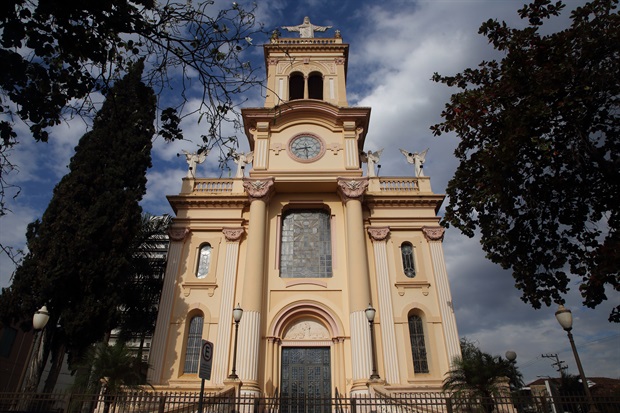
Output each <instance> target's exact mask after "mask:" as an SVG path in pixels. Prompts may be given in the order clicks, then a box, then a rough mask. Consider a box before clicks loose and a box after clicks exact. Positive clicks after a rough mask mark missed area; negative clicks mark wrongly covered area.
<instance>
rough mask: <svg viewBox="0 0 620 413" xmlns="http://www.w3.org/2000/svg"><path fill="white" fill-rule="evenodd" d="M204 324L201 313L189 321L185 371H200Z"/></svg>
mask: <svg viewBox="0 0 620 413" xmlns="http://www.w3.org/2000/svg"><path fill="white" fill-rule="evenodd" d="M202 324H203V318H202V316H200V315H197V316H194V317H192V319H191V321H190V322H189V331H188V333H187V345H186V346H185V365H184V366H183V373H198V362H199V360H200V348H201V347H202Z"/></svg>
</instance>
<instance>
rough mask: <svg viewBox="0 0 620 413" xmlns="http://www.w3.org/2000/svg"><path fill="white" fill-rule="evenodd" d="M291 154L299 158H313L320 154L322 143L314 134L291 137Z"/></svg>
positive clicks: (305, 159)
mask: <svg viewBox="0 0 620 413" xmlns="http://www.w3.org/2000/svg"><path fill="white" fill-rule="evenodd" d="M290 149H291V153H292V154H293V156H295V157H296V158H298V159H300V160H304V161H307V160H313V159H316V158H318V157H319V156H320V155H321V152H322V149H323V145H322V144H321V141H320V139H319V138H317V137H316V136H312V135H308V134H304V135H299V136H296V137H295V138H293V140H291V143H290Z"/></svg>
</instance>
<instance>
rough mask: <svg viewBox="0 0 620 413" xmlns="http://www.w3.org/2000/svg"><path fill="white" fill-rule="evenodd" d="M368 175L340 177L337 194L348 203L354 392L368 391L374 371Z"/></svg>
mask: <svg viewBox="0 0 620 413" xmlns="http://www.w3.org/2000/svg"><path fill="white" fill-rule="evenodd" d="M367 187H368V178H360V179H350V178H338V193H339V194H340V197H341V198H342V201H343V202H344V203H345V216H346V235H347V268H348V274H347V283H348V287H349V311H350V312H349V323H350V326H351V358H352V372H353V386H352V388H351V392H352V393H362V392H364V393H367V387H366V382H367V381H368V378H369V377H370V374H371V371H372V354H371V342H370V328H369V326H368V320H367V319H366V314H365V312H364V310H365V309H366V307H367V306H368V304H369V303H370V274H369V272H368V257H367V254H366V236H365V234H364V219H363V216H362V197H363V195H364V191H366V188H367Z"/></svg>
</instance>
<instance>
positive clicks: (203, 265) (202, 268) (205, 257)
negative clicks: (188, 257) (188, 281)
mask: <svg viewBox="0 0 620 413" xmlns="http://www.w3.org/2000/svg"><path fill="white" fill-rule="evenodd" d="M210 265H211V245H209V244H204V245H202V246H201V247H200V252H199V253H198V266H197V269H196V278H205V277H206V276H207V274H209V266H210Z"/></svg>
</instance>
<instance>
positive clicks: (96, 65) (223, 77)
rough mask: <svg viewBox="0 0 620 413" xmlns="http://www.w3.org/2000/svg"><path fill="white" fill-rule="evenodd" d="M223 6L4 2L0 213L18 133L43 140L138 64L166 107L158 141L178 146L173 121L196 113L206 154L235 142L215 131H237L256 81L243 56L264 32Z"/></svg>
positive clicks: (168, 0) (124, 0) (142, 0)
mask: <svg viewBox="0 0 620 413" xmlns="http://www.w3.org/2000/svg"><path fill="white" fill-rule="evenodd" d="M230 4H231V6H230V7H229V8H226V9H222V8H221V7H220V6H219V5H217V4H215V2H214V1H213V0H207V1H199V2H194V3H192V1H175V0H165V1H161V2H155V1H153V0H133V1H129V0H96V1H94V0H83V1H63V2H49V1H39V0H8V1H4V2H2V5H1V6H0V61H2V65H0V173H1V175H0V215H1V214H3V213H4V212H5V211H6V205H5V203H4V196H5V195H7V194H8V193H9V192H10V193H11V194H14V192H16V191H13V190H11V187H10V184H9V183H8V181H7V179H6V176H7V174H10V173H11V172H12V171H14V166H13V165H12V164H11V163H10V159H9V158H10V150H11V148H13V147H14V146H15V145H16V144H18V142H19V141H20V140H21V139H24V136H22V133H21V132H20V133H19V134H18V133H17V129H16V125H17V124H18V123H24V124H26V125H27V126H28V128H29V130H30V133H31V134H32V136H33V137H34V138H35V139H36V140H38V141H47V140H48V139H49V138H50V136H49V129H50V128H51V127H53V126H56V125H59V124H60V123H62V122H63V121H66V120H68V119H71V118H72V117H74V116H86V117H92V116H93V115H94V113H95V112H96V110H95V109H96V108H95V105H96V103H98V102H96V101H97V100H98V99H99V97H98V96H99V93H102V94H104V95H106V94H107V92H108V90H109V89H110V87H111V86H112V85H113V84H114V82H115V81H116V80H118V79H120V78H121V77H122V76H123V74H125V73H127V71H128V69H129V68H130V67H131V65H132V64H133V63H135V62H137V61H138V60H144V62H145V72H144V75H143V81H144V82H145V83H146V84H147V86H150V87H152V88H153V89H154V90H155V92H156V95H157V96H158V101H159V102H160V103H161V102H165V107H160V110H162V111H163V112H162V113H164V114H165V116H164V119H162V122H161V124H160V129H161V130H160V134H161V135H162V136H163V137H164V138H165V139H166V140H174V139H179V138H181V137H182V133H181V130H180V128H179V123H180V121H181V120H182V119H183V117H186V116H189V115H191V114H199V118H200V122H202V124H204V125H205V127H204V130H205V131H206V133H205V134H204V135H203V137H202V138H203V141H204V142H203V145H204V146H210V147H213V146H219V145H224V146H233V147H234V146H236V144H237V141H236V138H235V137H234V135H233V136H223V132H222V131H223V125H224V124H227V123H232V124H233V126H239V114H238V111H237V107H238V105H239V104H240V102H239V99H238V96H240V95H241V94H243V93H244V92H245V91H247V90H248V89H249V88H251V87H253V86H255V85H258V84H259V83H260V82H259V79H257V77H256V75H255V68H254V67H252V65H251V64H250V61H249V58H248V57H247V51H248V48H249V47H251V37H252V36H254V35H255V34H257V33H262V28H261V27H260V25H257V24H256V22H255V17H254V8H251V9H248V10H245V9H244V8H242V7H241V6H239V5H238V4H237V3H230ZM254 7H255V6H254ZM188 103H190V104H188ZM161 106H164V104H162V105H161ZM5 189H6V190H7V191H5Z"/></svg>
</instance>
